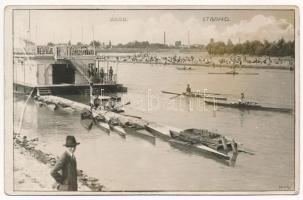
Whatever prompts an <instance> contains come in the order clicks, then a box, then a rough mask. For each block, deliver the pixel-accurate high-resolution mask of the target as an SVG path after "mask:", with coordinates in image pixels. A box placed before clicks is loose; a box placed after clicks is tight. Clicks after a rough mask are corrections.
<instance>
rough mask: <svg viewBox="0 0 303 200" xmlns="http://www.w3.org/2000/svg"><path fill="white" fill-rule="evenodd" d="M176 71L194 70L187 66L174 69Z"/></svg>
mask: <svg viewBox="0 0 303 200" xmlns="http://www.w3.org/2000/svg"><path fill="white" fill-rule="evenodd" d="M176 69H177V70H194V69H193V68H192V67H188V66H183V67H182V66H178V67H176Z"/></svg>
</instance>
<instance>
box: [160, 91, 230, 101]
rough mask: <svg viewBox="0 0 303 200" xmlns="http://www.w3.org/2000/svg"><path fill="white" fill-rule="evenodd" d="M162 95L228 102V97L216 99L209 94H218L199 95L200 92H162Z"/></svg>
mask: <svg viewBox="0 0 303 200" xmlns="http://www.w3.org/2000/svg"><path fill="white" fill-rule="evenodd" d="M161 92H162V93H165V94H174V95H180V96H181V95H184V96H187V97H196V98H203V99H204V98H205V99H215V100H222V101H225V100H227V98H226V97H215V96H210V95H208V94H212V95H218V94H216V93H202V92H201V93H198V92H191V93H185V92H184V93H176V92H167V91H161Z"/></svg>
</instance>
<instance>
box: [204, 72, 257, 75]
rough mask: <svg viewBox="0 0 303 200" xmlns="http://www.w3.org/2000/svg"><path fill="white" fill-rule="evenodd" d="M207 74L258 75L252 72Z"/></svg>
mask: <svg viewBox="0 0 303 200" xmlns="http://www.w3.org/2000/svg"><path fill="white" fill-rule="evenodd" d="M208 74H227V75H259V73H254V72H243V73H239V72H208Z"/></svg>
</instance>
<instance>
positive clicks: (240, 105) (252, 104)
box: [205, 100, 292, 112]
mask: <svg viewBox="0 0 303 200" xmlns="http://www.w3.org/2000/svg"><path fill="white" fill-rule="evenodd" d="M205 103H207V104H213V105H216V106H224V107H231V108H238V109H247V110H264V111H276V112H291V111H292V109H291V108H277V107H266V106H261V105H258V104H257V103H255V102H245V103H240V102H229V103H228V102H214V101H207V100H206V101H205Z"/></svg>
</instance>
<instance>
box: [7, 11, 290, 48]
mask: <svg viewBox="0 0 303 200" xmlns="http://www.w3.org/2000/svg"><path fill="white" fill-rule="evenodd" d="M214 17H217V19H218V18H219V19H220V20H217V21H211V20H210V18H214ZM119 18H120V19H122V21H117V19H119ZM222 19H224V20H222ZM29 22H30V23H29ZM13 23H14V33H15V40H16V41H17V40H18V39H20V38H26V39H31V40H32V41H34V42H36V43H37V44H40V45H42V44H46V43H47V42H50V41H51V42H54V43H65V42H68V41H69V40H70V41H71V42H72V43H76V42H84V43H89V42H90V41H92V40H93V39H95V40H99V41H101V42H105V43H106V44H108V42H109V41H111V43H112V44H118V43H122V44H125V43H127V42H131V41H135V40H137V41H149V42H151V43H163V41H164V36H163V35H164V32H165V35H166V44H175V41H178V40H180V41H181V42H182V44H186V45H187V44H207V43H208V42H209V41H210V39H211V38H213V39H214V40H215V41H224V42H226V41H227V40H228V39H231V40H232V42H234V43H238V42H244V41H246V40H250V41H251V40H261V41H263V40H268V41H276V40H279V39H281V38H284V39H285V40H287V41H288V40H294V11H292V10H30V11H29V10H14V21H13ZM29 27H30V28H29ZM16 44H17V42H16Z"/></svg>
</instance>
